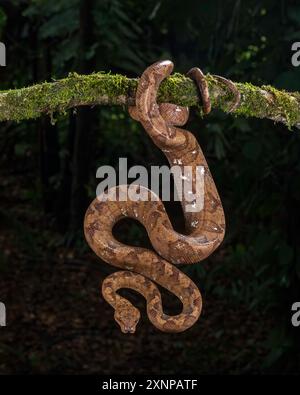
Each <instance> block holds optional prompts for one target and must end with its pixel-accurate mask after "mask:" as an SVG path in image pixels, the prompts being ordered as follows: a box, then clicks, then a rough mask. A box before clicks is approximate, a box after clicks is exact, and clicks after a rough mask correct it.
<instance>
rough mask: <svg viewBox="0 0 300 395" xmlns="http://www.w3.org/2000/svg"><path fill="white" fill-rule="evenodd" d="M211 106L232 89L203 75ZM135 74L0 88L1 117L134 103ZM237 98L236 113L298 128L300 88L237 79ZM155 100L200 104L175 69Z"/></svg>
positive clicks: (227, 99)
mask: <svg viewBox="0 0 300 395" xmlns="http://www.w3.org/2000/svg"><path fill="white" fill-rule="evenodd" d="M206 79H207V82H208V85H209V92H210V97H211V102H212V106H213V108H219V109H221V110H223V111H225V112H228V110H229V109H230V105H231V101H232V100H233V94H232V92H230V91H229V90H228V88H227V87H226V86H225V85H224V84H222V82H220V81H218V80H216V79H214V77H213V76H212V75H209V74H208V75H207V76H206ZM137 83H138V79H130V78H127V77H124V76H122V75H113V74H109V73H108V74H106V73H93V74H90V75H78V74H76V73H70V74H69V76H68V77H67V78H64V79H61V80H58V81H53V82H44V83H41V84H37V85H33V86H30V87H27V88H21V89H14V90H8V91H2V92H0V121H7V120H11V121H21V120H25V119H34V118H37V117H39V116H40V115H42V114H49V115H51V116H52V115H53V114H54V113H55V112H59V113H64V112H66V110H67V109H69V108H72V107H77V106H93V105H132V104H134V97H135V91H136V87H137ZM236 87H237V89H238V90H239V91H240V93H241V102H240V105H239V106H238V108H237V109H236V110H235V111H234V112H233V114H236V115H244V116H247V117H249V116H252V117H257V118H268V119H271V120H273V121H275V122H281V123H284V124H286V125H287V126H288V127H289V128H291V127H292V126H296V127H298V128H300V93H298V92H286V91H280V90H277V89H275V88H273V87H272V86H262V87H257V86H254V85H252V84H249V83H236ZM158 101H160V102H170V103H175V104H178V105H185V106H195V105H200V104H201V103H200V99H199V95H198V92H197V88H196V86H195V84H194V82H193V81H192V80H191V79H189V78H187V77H185V76H183V75H181V74H178V73H175V74H173V75H172V76H171V77H169V78H167V79H166V80H165V81H163V83H162V84H161V86H160V90H159V94H158Z"/></svg>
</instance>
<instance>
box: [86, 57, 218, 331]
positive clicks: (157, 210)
mask: <svg viewBox="0 0 300 395" xmlns="http://www.w3.org/2000/svg"><path fill="white" fill-rule="evenodd" d="M172 70H173V64H172V62H170V61H162V62H157V63H155V64H153V65H152V66H150V67H148V68H147V69H146V70H145V71H144V73H143V74H142V76H141V78H140V80H139V84H138V88H137V93H136V104H135V106H133V107H130V108H129V112H130V115H131V116H132V117H133V118H134V119H136V120H138V121H139V122H141V124H142V125H143V127H144V129H145V130H146V132H147V133H148V134H149V136H150V137H151V139H152V140H153V142H154V143H155V144H156V145H157V146H158V147H159V148H160V149H161V150H162V151H163V152H164V153H165V155H166V157H167V159H168V161H169V163H170V165H171V166H172V165H174V164H176V165H178V166H179V167H180V168H182V170H183V167H184V166H192V169H193V173H192V174H193V176H192V190H193V191H195V185H196V184H195V183H196V180H197V179H196V176H195V174H196V172H195V171H194V170H195V169H196V167H197V166H200V167H201V168H202V169H203V172H204V174H203V180H204V206H203V209H202V210H201V211H199V212H189V211H187V210H186V207H187V206H186V205H187V201H186V200H185V198H183V200H182V202H181V204H182V208H183V212H184V217H185V223H186V230H187V234H181V233H178V232H176V231H175V230H174V229H173V226H172V224H171V222H170V220H169V217H168V215H167V213H166V210H165V207H164V205H163V203H162V202H161V201H160V200H159V199H158V197H157V196H156V195H154V193H153V192H152V191H151V190H149V189H147V188H145V187H143V186H141V185H135V186H133V185H130V187H129V186H127V185H120V186H117V187H114V188H112V189H110V190H109V193H114V194H116V195H117V196H119V195H120V194H124V193H125V194H127V193H129V189H130V188H131V192H132V189H134V192H136V193H137V194H138V196H140V199H139V200H138V201H131V200H127V201H121V200H119V201H118V200H117V201H111V200H110V199H107V198H106V199H103V196H102V197H101V196H100V197H98V198H96V199H95V200H94V201H93V202H92V203H91V205H90V206H89V208H88V210H87V212H86V216H85V220H84V231H85V237H86V240H87V242H88V244H89V245H90V247H91V248H92V250H93V251H94V252H95V253H96V254H97V255H98V256H99V257H100V258H101V259H103V260H104V261H106V262H108V263H109V264H111V265H113V266H116V267H118V268H121V269H123V270H122V271H118V272H115V273H113V274H112V275H110V276H108V277H107V278H106V279H105V280H104V281H103V284H102V294H103V297H104V299H105V300H106V301H107V302H108V303H109V304H110V305H111V306H112V307H113V308H114V310H115V314H114V318H115V320H116V321H117V323H118V324H119V325H120V327H121V330H122V331H123V332H125V333H133V332H135V329H136V325H137V323H138V321H139V318H140V312H139V310H138V309H137V308H136V307H134V306H133V305H132V304H131V303H130V302H129V301H128V300H127V299H125V298H123V297H122V296H120V295H119V294H118V293H117V291H118V290H119V289H121V288H129V289H133V290H135V291H137V292H139V293H140V294H142V295H143V296H144V297H145V299H146V302H147V315H148V317H149V320H150V321H151V322H152V324H153V325H154V326H156V327H157V328H158V329H160V330H162V331H164V332H182V331H184V330H186V329H188V328H190V327H191V326H192V325H193V324H194V323H195V322H196V321H197V319H198V317H199V315H200V313H201V309H202V298H201V294H200V292H199V290H198V288H197V287H196V285H195V284H194V283H193V281H192V280H191V279H190V278H189V277H187V276H186V275H185V274H184V273H182V272H181V271H180V270H179V269H178V268H177V267H175V266H174V264H175V265H176V264H192V263H196V262H199V261H201V260H203V259H205V258H207V257H208V256H209V255H210V254H211V253H212V252H213V251H214V250H215V249H216V248H217V247H218V246H219V244H220V243H221V242H222V240H223V237H224V233H225V218H224V212H223V208H222V204H221V201H220V198H219V195H218V192H217V189H216V186H215V184H214V181H213V178H212V176H211V173H210V171H209V168H208V165H207V162H206V160H205V157H204V155H203V153H202V150H201V148H200V146H199V144H198V143H197V140H196V139H195V137H194V136H193V134H192V133H190V132H189V131H187V130H184V129H181V128H179V127H178V126H183V125H184V124H185V123H186V121H187V119H188V114H189V112H188V108H185V107H179V106H176V105H173V104H169V103H163V104H160V105H159V104H157V102H156V95H157V90H158V88H159V85H160V83H161V82H162V80H163V79H164V78H166V77H167V76H169V75H170V74H171V72H172ZM124 217H130V218H134V219H136V220H138V221H139V222H140V223H141V224H142V225H144V227H145V228H146V230H147V233H148V235H149V238H150V241H151V243H152V245H153V247H154V249H155V251H156V252H154V251H150V250H147V249H145V248H140V247H133V246H128V245H125V244H123V243H121V242H119V241H118V240H116V239H115V237H114V236H113V234H112V229H113V227H114V225H115V224H116V223H117V222H118V221H119V220H120V219H122V218H124ZM155 283H156V284H158V285H160V286H162V287H164V288H165V289H167V290H168V291H170V292H171V293H173V294H174V295H176V296H177V297H178V298H179V299H180V300H181V302H182V311H181V313H180V314H177V315H174V316H169V315H167V314H165V313H164V311H163V307H162V300H161V294H160V291H159V289H158V287H157V285H156V284H155Z"/></svg>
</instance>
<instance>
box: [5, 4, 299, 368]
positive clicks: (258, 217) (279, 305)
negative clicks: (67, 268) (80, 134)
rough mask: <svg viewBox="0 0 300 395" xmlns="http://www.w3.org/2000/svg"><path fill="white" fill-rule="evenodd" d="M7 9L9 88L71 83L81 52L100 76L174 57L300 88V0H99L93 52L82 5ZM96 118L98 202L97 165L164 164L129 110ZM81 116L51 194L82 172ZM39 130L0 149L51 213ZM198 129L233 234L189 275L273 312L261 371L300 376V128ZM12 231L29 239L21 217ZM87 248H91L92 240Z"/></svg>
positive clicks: (222, 122)
mask: <svg viewBox="0 0 300 395" xmlns="http://www.w3.org/2000/svg"><path fill="white" fill-rule="evenodd" d="M2 3H3V4H2V5H1V8H0V39H1V40H2V41H3V42H5V43H6V45H7V48H8V60H7V63H8V64H7V67H6V68H5V69H3V70H1V73H2V78H1V80H2V81H1V82H2V88H3V89H4V88H8V87H9V88H12V87H21V86H24V85H29V84H32V83H33V82H38V81H41V80H45V79H51V78H61V77H63V76H66V75H67V73H68V72H70V71H76V70H77V69H78V59H79V58H80V57H81V58H82V56H83V57H84V58H85V59H86V60H89V59H94V64H93V67H94V70H95V71H99V70H105V71H109V70H111V71H112V72H119V73H123V74H126V75H128V76H136V75H137V74H140V73H141V72H142V71H143V70H144V69H145V67H146V66H147V65H148V64H150V63H152V62H154V61H157V60H158V59H164V58H170V59H171V60H173V61H174V63H175V68H176V71H180V72H186V71H187V70H189V69H190V68H191V67H193V66H201V67H203V69H204V70H205V71H206V72H207V71H210V72H212V73H215V74H220V75H224V76H226V77H229V78H232V79H234V80H237V81H241V82H242V81H248V82H253V83H255V84H271V85H273V86H275V87H279V88H286V89H288V90H300V68H294V67H293V66H292V65H291V55H292V53H291V45H292V43H293V42H294V41H299V38H300V6H299V4H298V1H296V0H280V1H276V2H275V1H273V0H262V1H257V0H245V1H241V0H228V1H227V2H224V1H221V0H211V1H209V2H200V1H198V2H196V1H192V0H185V1H179V0H166V1H158V0H150V1H148V2H141V1H135V0H125V1H120V0H103V1H99V2H97V1H94V2H92V3H91V4H92V9H91V12H92V16H93V38H92V42H91V43H90V44H89V45H88V46H85V47H84V50H83V49H82V47H80V18H79V8H80V1H79V0H56V1H55V2H53V1H50V0H49V1H47V0H32V1H16V0H15V1H9V2H8V1H7V2H5V1H4V2H2ZM11 21H13V22H11ZM82 51H83V53H82ZM45 70H46V72H45ZM97 111H98V113H99V116H98V117H95V118H94V119H93V126H92V127H93V133H94V143H93V144H92V145H91V146H90V157H91V158H92V161H91V163H90V169H89V183H88V185H86V190H87V192H88V195H89V196H90V198H92V197H93V195H94V191H95V187H96V184H97V182H98V180H96V178H95V171H96V168H97V167H98V166H100V165H102V164H112V165H114V166H117V164H118V158H119V157H127V158H128V159H129V162H130V163H132V164H142V165H146V166H149V165H150V164H154V163H155V164H162V162H163V160H164V159H163V157H162V155H161V153H160V152H159V151H158V150H157V149H156V148H155V147H154V146H153V144H152V143H151V141H150V140H149V139H148V138H147V137H146V136H145V134H144V133H143V131H142V129H141V127H140V126H139V125H138V124H137V123H136V122H133V121H131V120H130V119H129V117H128V114H127V113H126V111H125V110H124V109H122V108H101V109H97ZM74 118H76V114H72V113H71V112H70V114H69V116H67V117H64V118H62V119H58V120H57V122H56V125H55V133H57V136H58V156H59V167H58V169H57V171H55V172H54V173H53V174H51V177H50V178H49V180H48V181H49V186H48V188H50V190H52V191H53V190H54V191H56V192H57V193H58V194H59V193H61V194H64V193H65V187H66V180H67V179H68V177H72V165H71V158H72V136H73V134H74V133H75V132H74V126H73V123H74ZM46 122H48V121H46ZM37 124H38V122H36V123H33V122H24V123H22V124H18V125H15V124H14V125H12V124H2V125H1V137H0V152H1V162H2V164H1V166H2V167H3V168H4V167H5V168H8V169H9V171H10V172H12V174H15V175H20V174H23V173H24V172H25V173H26V174H27V176H26V177H27V179H28V180H30V179H31V180H32V179H33V180H35V182H32V181H31V183H29V184H28V192H27V195H26V196H22V199H25V200H26V201H30V202H32V206H33V207H34V209H36V210H40V211H42V210H43V193H41V190H42V187H43V180H41V179H40V167H39V165H38V163H39V155H40V145H39V142H38V138H37V133H36V131H37V127H38V126H37ZM188 126H189V128H190V129H191V130H193V131H194V132H195V134H196V136H197V137H198V140H199V142H200V144H201V146H202V147H203V150H204V152H205V154H206V156H207V159H208V162H209V165H210V167H211V171H212V173H213V176H214V178H215V181H216V184H217V186H218V189H219V192H220V195H221V198H222V200H223V202H224V208H225V213H226V218H227V235H226V240H225V242H224V244H223V246H222V248H221V250H220V252H219V255H220V256H217V258H216V257H214V256H213V257H211V258H210V259H209V263H210V262H211V263H212V265H211V267H210V265H204V266H203V265H201V264H200V265H197V266H195V267H193V268H188V269H187V271H188V272H190V273H195V274H197V275H198V276H199V277H200V278H201V281H202V283H203V287H204V288H205V290H206V291H209V292H211V293H213V294H214V295H216V296H218V297H221V298H226V299H229V300H231V301H232V303H233V304H237V305H238V304H243V305H247V306H248V308H249V309H250V310H251V309H258V308H259V309H262V310H266V311H268V312H270V314H271V315H273V316H274V317H275V321H276V322H277V325H276V327H274V330H273V331H272V333H270V338H269V339H268V341H267V344H266V347H267V348H268V350H269V353H268V355H267V357H266V360H265V364H264V366H263V367H262V369H263V370H267V371H268V370H271V371H272V369H273V370H276V369H277V370H281V371H282V372H293V371H297V369H299V367H300V365H299V359H300V343H299V336H297V337H296V335H295V332H293V331H291V329H290V321H289V320H290V306H291V303H292V302H294V301H295V300H299V296H300V292H299V289H300V279H299V276H300V251H299V248H300V247H299V246H300V240H299V223H300V204H299V203H300V181H299V180H300V165H299V157H300V135H299V132H297V131H295V132H294V133H293V132H289V131H288V130H287V129H285V128H284V127H283V126H277V125H274V124H273V123H272V122H269V121H257V120H251V119H243V118H232V117H225V115H224V114H221V113H219V112H214V113H213V114H212V115H210V116H209V117H207V118H206V119H205V120H203V119H200V118H199V117H198V116H197V114H192V116H191V120H190V122H189V125H188ZM50 132H51V130H50ZM52 132H53V133H54V131H52ZM70 141H71V143H70ZM50 148H51V147H50ZM37 184H38V185H37ZM56 197H57V196H56ZM174 213H175V215H176V211H174V210H173V211H172V215H174ZM59 215H60V214H59V211H56V209H55V205H54V207H53V208H52V211H51V210H50V212H48V213H47V218H50V219H49V223H47V226H48V225H49V224H55V221H56V219H57V217H58V216H59ZM16 216H18V210H17V208H16ZM66 221H68V219H66ZM11 225H13V226H14V225H16V232H22V234H24V230H23V228H22V227H21V228H20V223H19V222H18V220H16V221H15V222H14V223H13V224H11ZM53 226H54V225H53ZM124 226H125V225H124ZM41 228H43V225H41ZM45 228H46V227H45ZM18 229H19V230H18ZM121 229H123V228H122V227H121ZM124 229H127V228H124ZM30 232H32V230H30V229H28V230H27V232H26V234H27V239H26V241H25V242H24V244H25V245H26V247H25V246H24V248H27V249H28V250H29V252H30V253H31V254H33V253H34V250H33V249H32V247H31V246H32V242H31V241H30ZM45 232H46V230H44V233H43V232H42V231H40V233H41V234H44V235H46V237H43V236H42V235H41V236H40V237H42V238H43V242H45V243H48V244H46V246H47V248H49V249H51V248H53V247H55V246H57V245H59V244H60V243H63V242H64V241H65V240H66V239H67V238H68V235H67V233H66V232H63V235H62V236H61V241H59V240H56V239H54V241H53V240H52V241H53V243H52V242H51V236H50V235H49V233H47V232H48V231H47V232H46V233H45ZM123 232H126V239H127V240H132V241H136V240H137V239H139V238H140V236H139V234H140V233H139V230H138V229H137V228H134V229H133V230H131V231H128V232H127V231H126V230H123ZM142 238H143V237H142ZM46 240H48V242H46ZM79 244H81V247H84V246H85V244H84V241H83V239H82V238H80V240H79ZM217 255H218V253H217ZM217 280H219V281H217ZM216 283H217V284H218V286H217V287H216V286H215V285H214V284H216ZM258 325H264V323H263V322H261V323H258ZM211 358H213V355H212V356H211ZM250 370H251V367H250Z"/></svg>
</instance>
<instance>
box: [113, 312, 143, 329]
mask: <svg viewBox="0 0 300 395" xmlns="http://www.w3.org/2000/svg"><path fill="white" fill-rule="evenodd" d="M114 317H115V320H116V321H117V323H118V324H119V325H120V328H121V331H122V332H123V333H134V332H135V329H136V326H137V324H138V322H139V319H140V317H141V314H140V312H139V310H138V309H137V308H135V307H134V306H132V305H131V306H127V307H126V308H125V309H120V308H119V309H116V310H115V315H114Z"/></svg>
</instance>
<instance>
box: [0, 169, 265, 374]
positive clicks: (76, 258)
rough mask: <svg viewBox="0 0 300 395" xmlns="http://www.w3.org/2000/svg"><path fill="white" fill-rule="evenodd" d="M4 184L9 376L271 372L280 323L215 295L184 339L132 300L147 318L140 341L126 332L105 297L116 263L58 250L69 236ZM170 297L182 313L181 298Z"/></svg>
mask: <svg viewBox="0 0 300 395" xmlns="http://www.w3.org/2000/svg"><path fill="white" fill-rule="evenodd" d="M0 184H1V189H2V192H1V194H2V196H1V212H0V214H1V217H2V218H3V219H4V221H2V224H1V233H0V251H1V254H0V301H2V302H4V303H5V304H6V309H7V326H6V327H2V328H0V373H1V374H3V373H8V374H15V373H30V374H32V373H43V374H49V373H51V374H54V373H57V374H68V373H69V374H84V373H97V374H99V373H108V374H113V373H123V374H130V373H144V374H155V373H164V374H171V373H174V374H176V373H197V374H205V373H206V374H211V373H255V372H261V370H262V366H263V361H264V359H265V356H266V352H267V351H266V349H265V344H266V339H267V337H268V334H269V331H270V328H271V327H272V320H271V318H270V317H267V316H266V314H265V313H263V312H262V311H259V310H255V311H253V310H252V311H249V309H248V308H247V306H246V305H235V306H233V305H232V303H230V302H229V301H226V300H225V299H221V298H216V297H215V296H213V295H211V294H209V293H208V294H206V293H205V292H203V299H204V307H203V313H202V315H201V317H200V319H199V321H198V322H197V323H196V324H195V325H194V326H193V327H192V328H191V329H190V330H188V331H186V332H184V333H181V334H165V333H161V332H159V331H158V330H157V329H155V328H154V327H153V326H152V324H151V323H150V322H149V320H148V319H147V317H146V313H145V303H144V301H143V298H142V297H140V295H138V294H134V293H132V294H131V300H133V301H134V303H135V305H136V306H137V307H139V308H141V311H142V319H141V322H140V323H139V325H138V327H137V332H136V334H135V335H125V334H122V333H121V332H120V330H119V327H118V326H117V324H116V323H115V321H114V319H113V310H112V308H111V307H110V306H109V305H108V304H107V303H106V302H105V301H104V300H103V298H102V297H101V295H100V284H101V282H102V280H103V279H104V278H105V276H106V275H107V274H108V273H109V272H110V268H109V266H108V265H106V264H104V263H103V262H100V261H99V259H98V258H97V257H96V256H95V255H94V254H93V253H92V252H89V251H88V250H87V249H86V248H83V250H80V249H79V248H77V249H74V248H70V247H69V248H66V247H64V246H63V244H61V245H59V243H56V241H57V240H59V238H61V235H58V234H55V233H54V232H53V231H52V230H51V226H50V225H51V224H50V222H49V224H47V218H45V216H44V215H43V214H42V212H41V210H38V209H37V208H35V204H34V203H33V201H32V197H28V196H26V194H24V193H21V191H20V184H19V185H18V187H16V188H14V187H13V185H16V180H15V179H14V184H12V181H9V179H8V178H7V177H6V178H5V182H4V180H0ZM4 184H5V185H4ZM48 225H49V226H48ZM82 237H83V235H82ZM193 279H194V278H193ZM194 280H195V282H196V283H197V279H194ZM198 285H199V288H200V289H201V288H202V287H201V284H200V283H199V284H198ZM163 300H164V303H165V306H166V308H167V309H169V311H170V310H172V308H171V305H173V304H174V303H173V301H174V298H173V297H172V296H171V295H164V298H163Z"/></svg>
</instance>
